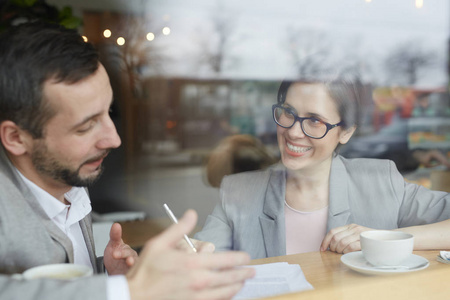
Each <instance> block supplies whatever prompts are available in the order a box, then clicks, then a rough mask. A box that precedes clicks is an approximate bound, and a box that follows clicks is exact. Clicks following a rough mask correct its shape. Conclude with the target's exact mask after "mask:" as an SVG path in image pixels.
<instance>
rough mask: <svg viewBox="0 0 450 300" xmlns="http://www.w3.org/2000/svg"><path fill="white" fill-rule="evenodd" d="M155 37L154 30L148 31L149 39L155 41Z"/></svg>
mask: <svg viewBox="0 0 450 300" xmlns="http://www.w3.org/2000/svg"><path fill="white" fill-rule="evenodd" d="M154 39H155V34H153V32H149V33H147V41H153V40H154Z"/></svg>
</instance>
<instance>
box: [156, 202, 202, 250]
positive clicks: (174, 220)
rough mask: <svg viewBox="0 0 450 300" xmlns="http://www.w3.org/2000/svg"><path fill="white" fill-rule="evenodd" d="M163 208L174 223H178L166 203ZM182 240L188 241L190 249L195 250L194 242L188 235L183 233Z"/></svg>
mask: <svg viewBox="0 0 450 300" xmlns="http://www.w3.org/2000/svg"><path fill="white" fill-rule="evenodd" d="M164 209H165V210H166V213H167V215H168V216H169V218H170V219H171V220H172V221H173V222H174V223H175V224H178V220H177V217H175V215H174V214H173V212H172V211H171V210H170V208H169V206H167V204H166V203H164ZM184 240H185V241H186V243H188V245H189V246H190V247H191V248H192V250H194V252H197V249H195V246H194V244H192V242H191V240H190V239H189V237H188V236H187V235H184Z"/></svg>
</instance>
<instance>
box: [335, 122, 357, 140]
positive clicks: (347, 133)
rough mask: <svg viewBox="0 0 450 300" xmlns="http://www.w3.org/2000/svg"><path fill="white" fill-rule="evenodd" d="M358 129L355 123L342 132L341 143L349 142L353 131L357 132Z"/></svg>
mask: <svg viewBox="0 0 450 300" xmlns="http://www.w3.org/2000/svg"><path fill="white" fill-rule="evenodd" d="M355 130H356V125H353V126H352V127H350V128H347V129H344V130H343V131H342V132H341V136H340V138H339V143H340V144H347V142H348V141H349V140H350V138H351V137H352V135H353V133H355Z"/></svg>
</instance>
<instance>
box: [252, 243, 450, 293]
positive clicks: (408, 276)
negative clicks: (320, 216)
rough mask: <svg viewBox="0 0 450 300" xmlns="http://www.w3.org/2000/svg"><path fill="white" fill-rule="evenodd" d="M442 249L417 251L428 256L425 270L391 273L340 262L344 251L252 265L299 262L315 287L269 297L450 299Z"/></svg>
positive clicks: (258, 261)
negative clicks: (370, 272)
mask: <svg viewBox="0 0 450 300" xmlns="http://www.w3.org/2000/svg"><path fill="white" fill-rule="evenodd" d="M438 253H439V251H415V252H414V254H417V255H420V256H423V257H425V258H427V259H428V260H429V262H430V266H429V267H428V268H426V269H424V270H420V271H415V272H409V273H402V274H392V275H364V274H360V273H358V272H355V271H353V270H351V269H349V268H348V267H347V266H345V265H344V264H343V263H341V261H340V258H341V256H342V254H337V253H333V252H329V251H327V252H310V253H302V254H294V255H286V256H278V257H271V258H264V259H256V260H252V264H265V263H274V262H288V263H290V264H299V265H300V266H301V268H302V270H303V273H304V274H305V277H306V279H307V280H308V282H309V283H311V284H312V285H313V287H314V290H311V291H303V292H298V293H291V294H286V295H281V296H277V297H271V298H267V299H278V300H280V299H282V300H292V299H309V300H314V299H327V300H330V299H332V300H335V299H345V300H351V299H357V300H366V299H377V300H389V299H395V300H403V299H405V300H414V299H420V300H422V299H427V300H428V299H433V300H434V299H446V300H448V299H450V284H449V279H450V265H447V264H443V263H440V262H438V261H436V256H437V255H438Z"/></svg>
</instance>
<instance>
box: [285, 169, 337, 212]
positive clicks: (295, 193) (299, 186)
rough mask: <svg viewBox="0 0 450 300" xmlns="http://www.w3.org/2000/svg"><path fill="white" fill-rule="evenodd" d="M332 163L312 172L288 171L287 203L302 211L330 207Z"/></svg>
mask: <svg viewBox="0 0 450 300" xmlns="http://www.w3.org/2000/svg"><path fill="white" fill-rule="evenodd" d="M330 169H331V161H330V162H329V163H326V162H324V163H323V164H322V165H320V167H319V168H315V169H312V170H298V171H292V170H288V173H287V178H286V202H287V203H288V204H289V206H291V207H292V208H294V209H297V210H300V211H314V210H317V209H320V208H323V207H325V206H327V205H328V198H329V179H330Z"/></svg>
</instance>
